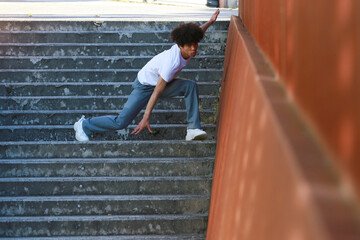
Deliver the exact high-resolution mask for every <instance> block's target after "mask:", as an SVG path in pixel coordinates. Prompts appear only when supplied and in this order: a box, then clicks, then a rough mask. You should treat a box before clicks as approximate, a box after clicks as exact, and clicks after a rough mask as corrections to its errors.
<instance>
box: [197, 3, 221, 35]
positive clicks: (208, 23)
mask: <svg viewBox="0 0 360 240" xmlns="http://www.w3.org/2000/svg"><path fill="white" fill-rule="evenodd" d="M219 13H220V10H219V9H218V10H216V12H215V13H214V14H213V15H212V16H211V18H210V20H209V21H207V22H206V23H204V24H203V25H201V26H200V28H201V29H202V31H203V33H205V32H206V30H207V29H208V28H209V27H210V26H211V25H213V24H214V22H215V21H216V19H217V17H218V15H219Z"/></svg>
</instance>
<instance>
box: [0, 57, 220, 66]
mask: <svg viewBox="0 0 360 240" xmlns="http://www.w3.org/2000/svg"><path fill="white" fill-rule="evenodd" d="M151 58H152V57H149V56H80V57H78V56H76V57H68V56H65V57H42V56H35V57H33V56H32V57H7V56H5V57H4V56H2V57H0V66H1V69H129V68H135V69H141V68H142V67H143V66H144V65H145V64H146V63H147V62H148V61H150V60H151ZM223 62H224V57H223V56H214V55H212V56H204V55H203V56H196V57H195V58H193V59H192V60H191V61H190V62H189V64H188V65H187V66H186V68H188V69H199V68H200V69H214V68H221V67H222V65H223Z"/></svg>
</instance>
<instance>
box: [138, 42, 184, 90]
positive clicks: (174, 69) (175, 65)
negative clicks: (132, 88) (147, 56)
mask: <svg viewBox="0 0 360 240" xmlns="http://www.w3.org/2000/svg"><path fill="white" fill-rule="evenodd" d="M190 59H191V57H189V58H188V59H184V58H183V57H182V56H181V50H180V48H179V46H178V45H177V44H175V45H173V46H172V47H171V48H170V49H169V50H165V51H163V52H162V53H159V54H158V55H156V56H155V57H153V58H152V59H151V60H150V61H149V62H148V63H147V64H146V65H145V66H144V67H143V68H142V69H141V70H140V71H139V73H138V75H137V76H138V80H139V82H140V83H141V84H144V85H151V86H156V84H157V82H158V80H159V76H161V77H162V78H163V79H164V80H165V81H166V82H170V81H171V80H173V79H174V78H175V77H176V75H177V74H178V73H179V72H181V70H182V69H183V68H184V67H185V66H186V64H188V62H189V61H190Z"/></svg>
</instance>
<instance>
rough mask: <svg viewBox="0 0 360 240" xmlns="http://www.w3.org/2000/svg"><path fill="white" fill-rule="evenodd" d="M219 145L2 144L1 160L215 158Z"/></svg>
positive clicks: (209, 142)
mask: <svg viewBox="0 0 360 240" xmlns="http://www.w3.org/2000/svg"><path fill="white" fill-rule="evenodd" d="M215 150H216V141H214V140H206V141H184V140H166V141H160V140H156V141H90V142H87V143H82V142H76V141H66V142H60V141H50V142H40V141H36V142H20V141H17V142H9V141H6V142H0V158H4V159H5V158H7V159H15V158H16V159H18V158H88V157H92V158H127V157H132V158H168V157H190V158H198V157H214V155H215Z"/></svg>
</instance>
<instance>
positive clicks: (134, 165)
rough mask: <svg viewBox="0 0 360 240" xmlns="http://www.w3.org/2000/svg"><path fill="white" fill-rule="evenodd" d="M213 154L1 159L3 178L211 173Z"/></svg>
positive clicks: (201, 174) (0, 176)
mask: <svg viewBox="0 0 360 240" xmlns="http://www.w3.org/2000/svg"><path fill="white" fill-rule="evenodd" d="M213 168H214V157H202V158H182V157H172V158H45V159H42V158H35V159H0V178H11V177H101V176H108V177H114V176H120V177H125V176H143V177H146V176H212V172H213Z"/></svg>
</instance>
